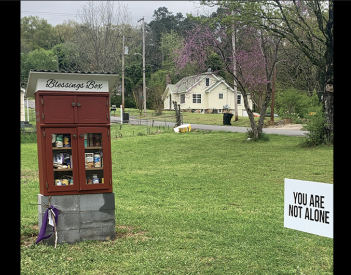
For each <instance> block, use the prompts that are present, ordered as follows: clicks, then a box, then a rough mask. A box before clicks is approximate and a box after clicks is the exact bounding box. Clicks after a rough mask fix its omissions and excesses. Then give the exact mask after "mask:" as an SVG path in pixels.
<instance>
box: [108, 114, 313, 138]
mask: <svg viewBox="0 0 351 275" xmlns="http://www.w3.org/2000/svg"><path fill="white" fill-rule="evenodd" d="M111 122H112V123H121V117H113V116H111ZM129 124H133V125H138V124H140V120H139V119H135V118H131V117H129ZM141 124H146V120H141ZM148 124H149V125H150V120H149V121H148ZM153 125H154V126H166V127H167V126H169V127H172V128H173V127H174V125H175V122H164V121H154V124H153ZM249 128H250V127H237V126H230V125H223V126H220V125H205V124H191V129H199V130H212V131H228V132H239V133H246V132H247V129H249ZM263 133H265V134H278V135H285V136H296V137H304V136H305V134H306V133H309V131H301V130H293V129H279V128H263Z"/></svg>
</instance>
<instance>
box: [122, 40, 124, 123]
mask: <svg viewBox="0 0 351 275" xmlns="http://www.w3.org/2000/svg"><path fill="white" fill-rule="evenodd" d="M122 41H123V42H122V111H123V112H122V114H124V35H123V39H122ZM122 116H123V115H122ZM122 121H123V118H122Z"/></svg>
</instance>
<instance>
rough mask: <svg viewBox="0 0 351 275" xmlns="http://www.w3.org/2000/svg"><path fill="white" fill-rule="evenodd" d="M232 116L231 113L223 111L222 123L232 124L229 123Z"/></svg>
mask: <svg viewBox="0 0 351 275" xmlns="http://www.w3.org/2000/svg"><path fill="white" fill-rule="evenodd" d="M232 117H233V114H230V113H224V114H223V125H232V124H231V123H230V121H231V119H232Z"/></svg>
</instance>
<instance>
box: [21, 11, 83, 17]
mask: <svg viewBox="0 0 351 275" xmlns="http://www.w3.org/2000/svg"><path fill="white" fill-rule="evenodd" d="M23 12H26V13H32V14H40V13H45V14H47V15H74V16H76V15H77V14H75V13H64V12H49V11H21V13H23Z"/></svg>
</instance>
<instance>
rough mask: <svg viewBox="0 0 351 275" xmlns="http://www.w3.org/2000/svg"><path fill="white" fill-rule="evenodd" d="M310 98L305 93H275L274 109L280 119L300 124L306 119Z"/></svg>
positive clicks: (293, 91)
mask: <svg viewBox="0 0 351 275" xmlns="http://www.w3.org/2000/svg"><path fill="white" fill-rule="evenodd" d="M309 103H310V97H309V95H308V94H307V93H305V92H300V91H297V90H295V89H288V90H284V91H280V92H278V93H277V95H276V98H275V108H276V110H277V113H278V115H279V116H280V117H281V118H291V119H292V120H293V122H294V123H301V121H302V120H301V119H302V118H306V117H305V116H306V114H307V110H308V106H309Z"/></svg>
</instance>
